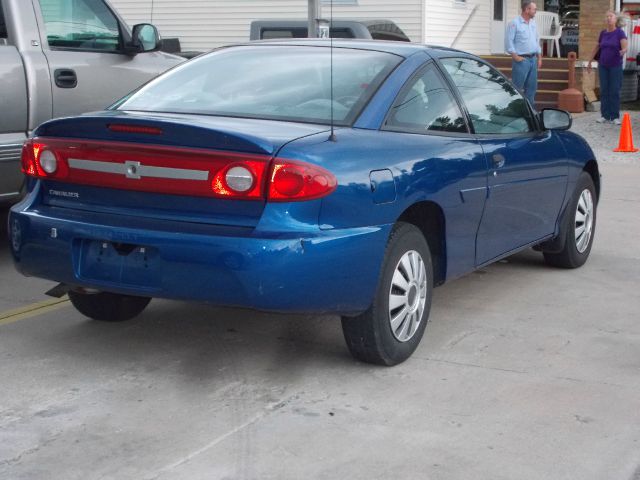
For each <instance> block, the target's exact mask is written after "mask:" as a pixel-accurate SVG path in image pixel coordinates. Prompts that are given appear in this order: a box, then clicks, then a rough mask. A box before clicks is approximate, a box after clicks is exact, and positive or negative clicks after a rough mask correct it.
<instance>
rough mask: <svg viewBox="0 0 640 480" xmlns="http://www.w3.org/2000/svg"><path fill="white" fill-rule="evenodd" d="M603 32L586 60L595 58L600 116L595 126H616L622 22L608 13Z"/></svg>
mask: <svg viewBox="0 0 640 480" xmlns="http://www.w3.org/2000/svg"><path fill="white" fill-rule="evenodd" d="M606 22H607V28H606V29H605V30H602V31H601V32H600V37H599V38H598V44H597V45H596V46H595V47H594V48H593V52H591V57H590V58H589V65H588V66H587V68H588V70H589V71H591V62H592V61H593V59H594V58H596V54H597V55H598V77H599V78H600V113H601V114H602V116H601V117H600V118H599V119H598V120H596V121H597V122H598V123H611V122H613V123H615V124H616V125H620V89H621V88H622V59H623V58H624V56H625V54H626V53H627V35H626V34H625V33H624V31H623V30H622V29H621V28H620V27H621V26H622V24H623V22H624V19H623V18H622V17H618V16H617V15H616V14H615V13H614V12H612V11H611V10H609V11H608V12H607V16H606Z"/></svg>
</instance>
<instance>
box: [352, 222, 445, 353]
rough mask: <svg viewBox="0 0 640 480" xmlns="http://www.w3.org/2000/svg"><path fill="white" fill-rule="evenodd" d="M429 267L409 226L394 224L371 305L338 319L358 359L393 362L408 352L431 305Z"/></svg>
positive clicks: (426, 248) (419, 235) (423, 244)
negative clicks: (354, 314)
mask: <svg viewBox="0 0 640 480" xmlns="http://www.w3.org/2000/svg"><path fill="white" fill-rule="evenodd" d="M432 290H433V266H432V263H431V252H430V251H429V246H428V245H427V242H426V240H425V238H424V236H423V235H422V233H421V232H420V230H419V229H418V228H417V227H415V226H414V225H411V224H408V223H398V224H396V226H395V227H394V229H393V231H392V232H391V235H390V237H389V241H388V243H387V249H386V252H385V257H384V260H383V263H382V271H381V274H380V280H379V285H378V290H377V292H376V296H375V298H374V300H373V304H372V305H371V307H369V309H368V310H367V311H366V312H364V313H363V314H361V315H359V316H357V317H343V318H342V331H343V333H344V338H345V340H346V342H347V346H348V348H349V351H350V352H351V354H352V355H353V356H354V357H355V358H357V359H358V360H362V361H364V362H368V363H375V364H379V365H388V366H391V365H397V364H398V363H401V362H404V361H405V360H406V359H407V358H409V357H410V356H411V354H412V353H413V352H414V350H415V349H416V347H417V346H418V344H419V343H420V339H421V338H422V335H423V333H424V329H425V327H426V324H427V319H428V318H429V310H430V309H431V293H432Z"/></svg>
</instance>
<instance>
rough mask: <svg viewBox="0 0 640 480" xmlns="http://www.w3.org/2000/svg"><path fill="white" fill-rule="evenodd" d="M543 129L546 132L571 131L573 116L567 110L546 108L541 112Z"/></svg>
mask: <svg viewBox="0 0 640 480" xmlns="http://www.w3.org/2000/svg"><path fill="white" fill-rule="evenodd" d="M540 120H541V121H542V128H544V129H545V130H569V129H570V128H571V123H572V122H573V120H572V118H571V114H570V113H569V112H567V111H565V110H558V109H556V108H545V109H544V110H542V112H540Z"/></svg>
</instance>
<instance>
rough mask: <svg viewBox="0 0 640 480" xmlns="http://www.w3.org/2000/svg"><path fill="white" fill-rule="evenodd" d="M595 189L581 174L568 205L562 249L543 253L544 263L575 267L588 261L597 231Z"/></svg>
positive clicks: (587, 176)
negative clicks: (556, 251)
mask: <svg viewBox="0 0 640 480" xmlns="http://www.w3.org/2000/svg"><path fill="white" fill-rule="evenodd" d="M596 202H597V197H596V189H595V187H594V185H593V180H592V179H591V175H589V174H588V173H586V172H582V173H581V174H580V177H579V178H578V182H577V183H576V189H575V191H574V192H573V197H572V198H571V203H569V205H568V206H567V214H566V215H565V216H566V219H565V221H566V222H568V224H567V225H566V227H567V228H566V238H565V241H564V248H563V249H562V250H561V251H560V252H558V253H549V252H543V254H544V260H545V261H546V262H547V264H549V265H552V266H554V267H561V268H578V267H580V266H582V265H584V263H585V262H586V261H587V258H588V257H589V253H590V252H591V246H592V245H593V237H594V234H595V230H596V205H597V204H596Z"/></svg>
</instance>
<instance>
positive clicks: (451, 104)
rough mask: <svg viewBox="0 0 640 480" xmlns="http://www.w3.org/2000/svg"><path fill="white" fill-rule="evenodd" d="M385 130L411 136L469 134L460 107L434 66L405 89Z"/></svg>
mask: <svg viewBox="0 0 640 480" xmlns="http://www.w3.org/2000/svg"><path fill="white" fill-rule="evenodd" d="M384 128H385V129H386V130H394V131H402V132H410V133H425V132H427V131H439V132H462V133H466V132H467V127H466V125H465V122H464V118H463V116H462V113H461V112H460V109H459V108H458V104H457V103H456V101H455V100H454V98H453V96H452V95H451V93H450V92H449V88H448V87H447V86H446V85H445V83H444V81H443V80H442V78H441V77H440V75H439V74H438V72H437V70H436V68H435V66H434V65H428V66H427V67H426V68H425V69H424V70H423V71H422V73H421V74H419V75H418V76H417V77H415V78H414V79H413V80H410V82H409V84H408V85H407V86H405V87H404V88H403V90H402V91H401V92H400V95H399V96H398V98H396V101H395V102H394V104H393V106H392V107H391V110H390V111H389V116H388V117H387V120H386V122H385V125H384Z"/></svg>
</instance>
